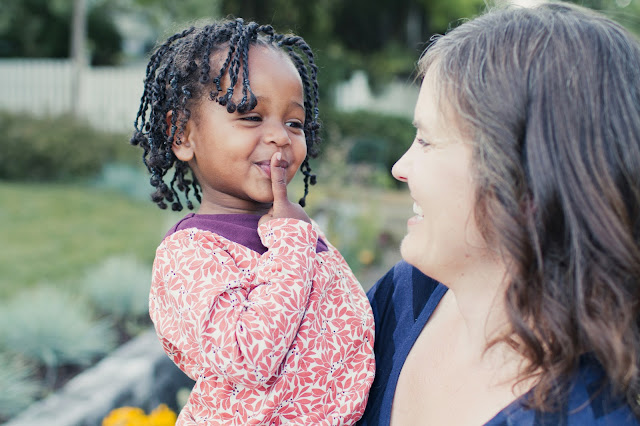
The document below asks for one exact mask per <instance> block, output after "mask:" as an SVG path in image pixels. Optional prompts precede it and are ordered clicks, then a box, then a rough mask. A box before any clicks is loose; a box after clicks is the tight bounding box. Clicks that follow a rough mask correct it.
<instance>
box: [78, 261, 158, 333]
mask: <svg viewBox="0 0 640 426" xmlns="http://www.w3.org/2000/svg"><path fill="white" fill-rule="evenodd" d="M84 282H85V283H86V286H85V288H86V292H87V295H88V297H89V299H90V300H91V302H92V303H93V304H94V305H95V307H96V308H97V309H98V310H99V311H100V312H101V313H103V314H107V315H110V316H112V317H113V318H114V319H115V320H116V321H117V322H119V323H124V326H125V327H126V326H129V327H131V326H135V324H136V323H139V322H140V321H141V320H146V319H148V314H149V286H150V284H151V266H150V265H146V264H143V263H141V262H139V261H138V260H137V259H135V258H133V257H131V256H114V257H110V258H107V259H106V260H105V261H104V262H102V263H101V264H99V265H98V266H96V267H95V268H91V269H89V270H88V271H87V273H86V274H85V278H84ZM128 331H131V329H129V330H128ZM134 331H135V330H134Z"/></svg>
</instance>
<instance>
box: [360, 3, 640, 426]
mask: <svg viewBox="0 0 640 426" xmlns="http://www.w3.org/2000/svg"><path fill="white" fill-rule="evenodd" d="M419 66H420V72H421V75H422V76H423V77H424V79H423V82H422V87H421V90H420V95H419V98H418V102H417V105H416V109H415V121H414V124H415V126H416V129H417V133H416V138H415V140H414V142H413V144H412V146H411V147H410V148H409V150H408V151H407V152H406V153H405V154H404V156H403V157H402V158H401V159H400V160H399V161H398V162H397V163H396V165H395V166H394V167H393V175H394V176H395V177H396V179H399V180H401V181H403V182H407V184H408V187H409V190H410V193H411V197H412V198H413V201H414V212H415V216H413V217H412V218H410V219H409V221H408V232H407V235H406V237H405V238H404V240H403V242H402V246H401V252H402V256H403V258H404V260H405V261H406V263H404V262H403V263H400V264H398V265H396V266H395V267H394V269H392V270H391V271H390V272H389V273H388V274H387V275H386V276H385V277H383V278H382V279H381V280H380V281H379V282H378V283H377V284H376V285H375V286H374V287H373V288H372V289H371V290H370V292H369V298H370V301H371V304H372V307H373V311H374V316H375V320H376V346H375V351H376V358H377V371H376V379H375V382H374V384H373V388H372V390H371V394H370V397H369V403H368V406H367V410H366V412H365V415H364V417H363V418H362V419H361V421H360V424H363V425H378V424H380V425H383V424H392V425H416V424H429V425H477V424H485V423H486V424H490V425H502V424H517V425H521V424H550V425H560V424H575V425H585V424H586V425H590V424H615V425H620V424H638V416H639V414H640V408H639V406H638V402H637V396H638V393H639V391H640V370H639V364H640V334H639V330H638V321H639V319H640V317H639V315H638V314H639V309H640V47H639V45H638V42H637V41H636V40H634V39H633V37H632V36H630V35H629V34H628V33H627V32H626V31H625V30H624V29H623V28H621V27H620V26H619V25H617V24H615V23H613V22H612V21H610V20H609V19H606V18H604V17H602V16H600V15H597V14H595V13H594V12H590V11H588V10H585V9H583V8H579V7H573V6H568V5H561V4H546V5H541V6H539V7H537V8H534V9H524V8H508V9H501V10H493V11H490V12H489V13H487V14H485V15H483V16H481V17H479V18H477V19H475V20H472V21H469V22H467V23H464V24H462V25H461V26H459V27H457V28H456V29H454V30H452V31H451V32H449V33H448V34H447V35H445V36H443V37H441V38H439V39H437V40H436V41H435V42H434V43H433V44H432V45H431V46H430V48H429V49H427V51H426V53H425V54H424V55H423V57H422V58H421V60H420V62H419ZM424 274H426V276H425V275H424ZM427 276H429V277H432V278H433V280H432V279H431V278H427ZM435 280H437V281H435Z"/></svg>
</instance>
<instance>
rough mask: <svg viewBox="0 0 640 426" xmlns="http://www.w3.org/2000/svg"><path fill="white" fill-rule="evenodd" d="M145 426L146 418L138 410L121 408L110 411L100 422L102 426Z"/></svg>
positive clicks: (142, 412)
mask: <svg viewBox="0 0 640 426" xmlns="http://www.w3.org/2000/svg"><path fill="white" fill-rule="evenodd" d="M143 425H147V416H146V414H145V413H144V411H142V409H140V408H136V407H121V408H116V409H115V410H112V411H111V412H110V413H109V415H108V416H107V417H105V418H104V420H102V426H143Z"/></svg>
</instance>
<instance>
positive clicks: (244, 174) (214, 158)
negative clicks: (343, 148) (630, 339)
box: [173, 47, 307, 214]
mask: <svg viewBox="0 0 640 426" xmlns="http://www.w3.org/2000/svg"><path fill="white" fill-rule="evenodd" d="M213 69H215V67H213ZM241 78H242V70H240V74H239V79H238V80H241ZM249 81H250V84H251V90H252V91H253V94H254V95H255V96H256V98H257V100H258V105H257V106H256V107H255V108H254V109H253V110H252V111H249V112H247V113H244V114H240V113H238V112H235V113H232V114H230V113H228V112H227V110H226V107H223V106H221V105H219V104H218V103H217V102H215V101H210V100H209V99H208V97H206V98H204V99H203V100H202V101H201V102H200V103H199V104H198V105H197V106H196V107H195V108H192V115H191V118H190V119H189V121H188V122H187V125H186V126H185V130H184V133H183V135H182V137H181V140H182V142H181V144H179V145H175V144H174V146H173V151H174V153H175V154H176V157H178V159H180V160H182V161H187V162H188V163H189V166H190V167H191V169H192V170H193V171H194V173H195V175H196V177H197V179H198V182H199V183H200V186H201V188H202V203H201V206H200V209H199V211H198V212H199V213H254V214H262V213H265V212H266V211H267V210H268V209H269V207H270V206H271V203H272V202H273V192H272V189H271V176H270V169H269V160H270V159H271V157H272V156H273V154H274V153H275V152H278V151H280V152H281V153H282V159H283V160H284V161H285V162H286V163H287V167H286V169H287V178H288V181H291V179H292V178H293V176H294V175H295V173H296V171H297V170H298V169H299V168H300V165H301V164H302V161H304V158H305V157H306V155H307V144H306V140H305V135H304V130H303V126H304V119H305V111H304V98H303V89H302V82H301V79H300V76H299V74H298V71H297V70H296V68H295V66H294V65H293V63H292V62H291V61H290V60H289V58H288V57H286V56H285V55H284V54H283V53H282V52H280V51H277V50H274V49H271V48H266V47H252V48H251V49H250V51H249ZM224 83H226V84H223V87H222V92H221V94H222V93H224V92H225V91H226V89H227V87H228V84H229V83H228V77H226V81H225V82H224ZM241 99H242V85H241V82H240V83H238V84H237V85H236V87H235V89H234V96H233V101H234V102H235V103H236V104H238V103H240V100H241Z"/></svg>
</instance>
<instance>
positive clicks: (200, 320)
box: [150, 219, 375, 425]
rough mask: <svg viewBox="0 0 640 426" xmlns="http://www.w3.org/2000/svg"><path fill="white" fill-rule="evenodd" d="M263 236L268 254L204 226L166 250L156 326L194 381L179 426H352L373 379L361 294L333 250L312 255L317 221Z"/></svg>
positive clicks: (281, 222) (160, 259)
mask: <svg viewBox="0 0 640 426" xmlns="http://www.w3.org/2000/svg"><path fill="white" fill-rule="evenodd" d="M257 233H258V234H259V238H260V240H261V242H262V244H263V245H264V247H265V248H266V251H264V252H263V253H262V254H261V253H260V251H262V250H259V251H255V250H252V249H250V248H248V247H246V246H245V245H242V244H239V243H237V242H234V241H231V240H230V239H227V238H225V237H223V236H221V235H219V234H217V233H214V232H211V231H210V230H203V229H198V228H186V229H180V230H177V231H176V232H174V233H172V234H170V235H168V236H167V237H165V239H164V241H163V242H162V243H161V245H160V246H159V247H158V250H157V252H156V259H155V262H154V268H153V282H152V287H151V293H150V315H151V319H152V320H153V322H154V325H155V327H156V331H157V333H158V336H159V338H160V341H161V342H162V344H163V346H164V349H165V351H166V352H167V354H168V355H169V357H171V358H172V359H173V361H174V362H175V363H176V365H178V367H180V368H181V369H182V371H184V372H185V373H186V374H187V375H188V376H189V377H191V378H192V379H194V380H195V381H196V384H195V386H194V388H193V390H192V392H191V395H190V397H189V400H188V402H187V404H186V406H185V407H184V408H183V410H182V412H181V413H180V415H179V418H178V422H177V425H227V424H229V425H258V424H259V425H263V424H264V425H281V424H282V425H284V424H287V425H342V424H353V423H355V421H357V420H358V419H359V418H360V417H361V415H362V413H363V411H364V407H365V405H366V402H367V397H368V392H369V388H370V387H371V383H372V381H373V376H374V372H375V363H374V356H373V340H374V324H373V315H372V312H371V308H370V306H369V303H368V301H367V298H366V296H365V294H364V291H363V290H362V287H361V286H360V284H359V283H358V281H357V280H356V278H355V277H354V275H353V273H352V272H351V270H350V269H349V266H348V265H347V263H346V262H345V260H344V259H343V258H342V256H341V255H340V253H339V252H338V251H337V250H336V249H335V247H333V246H332V245H331V244H329V243H328V242H327V243H326V246H327V248H328V249H327V250H324V251H321V250H318V252H316V246H317V244H318V238H319V237H321V238H322V239H323V240H324V241H325V242H326V239H325V238H324V236H322V235H321V234H320V232H319V230H318V229H317V226H316V225H315V224H313V225H311V224H308V223H306V222H303V221H299V220H295V219H275V220H271V221H269V222H267V223H265V224H262V225H261V226H260V227H258V229H257ZM323 246H324V244H323Z"/></svg>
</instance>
